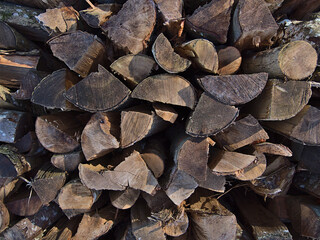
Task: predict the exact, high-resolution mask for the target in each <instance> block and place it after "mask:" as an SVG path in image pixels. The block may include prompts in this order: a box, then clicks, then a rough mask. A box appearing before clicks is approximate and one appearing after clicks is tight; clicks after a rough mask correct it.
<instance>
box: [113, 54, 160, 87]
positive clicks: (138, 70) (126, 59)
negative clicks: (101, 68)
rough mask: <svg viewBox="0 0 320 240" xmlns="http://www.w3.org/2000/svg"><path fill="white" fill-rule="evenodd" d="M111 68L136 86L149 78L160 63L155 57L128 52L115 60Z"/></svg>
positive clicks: (132, 85)
mask: <svg viewBox="0 0 320 240" xmlns="http://www.w3.org/2000/svg"><path fill="white" fill-rule="evenodd" d="M110 68H111V69H112V71H114V72H116V73H117V74H119V75H121V76H122V77H123V78H124V80H126V81H127V83H128V84H129V85H130V86H131V87H132V88H134V87H135V86H136V85H138V84H139V83H140V82H141V81H142V80H143V79H145V78H147V77H148V76H149V75H150V74H151V72H152V71H153V70H156V69H157V68H158V65H157V64H156V62H155V61H154V60H153V58H151V57H149V56H147V55H143V54H137V55H134V54H128V55H125V56H122V57H120V58H118V59H117V60H116V61H114V62H113V63H112V64H111V65H110Z"/></svg>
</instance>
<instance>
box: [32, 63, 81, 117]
mask: <svg viewBox="0 0 320 240" xmlns="http://www.w3.org/2000/svg"><path fill="white" fill-rule="evenodd" d="M79 81H80V78H79V77H78V76H77V75H76V74H75V73H73V72H71V71H70V70H67V69H60V70H58V71H55V72H53V73H52V74H50V75H48V76H47V77H45V78H44V79H42V80H41V82H40V83H39V84H38V85H37V86H36V87H35V88H34V91H33V93H32V98H31V102H33V103H35V104H38V105H40V106H44V107H46V108H49V109H52V108H58V109H61V110H62V111H66V110H72V109H75V107H74V106H73V105H72V104H70V102H68V101H67V100H66V99H65V97H64V94H65V92H66V91H67V90H68V89H69V88H71V87H72V86H74V85H75V84H77V83H78V82H79Z"/></svg>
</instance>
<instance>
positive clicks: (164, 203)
mask: <svg viewBox="0 0 320 240" xmlns="http://www.w3.org/2000/svg"><path fill="white" fill-rule="evenodd" d="M141 195H142V197H143V198H144V200H145V201H146V202H147V205H148V207H149V208H150V210H151V213H158V212H160V211H161V210H165V209H171V208H174V207H176V206H175V205H174V203H173V202H172V201H171V200H170V198H169V197H168V196H167V194H166V193H165V191H163V189H158V190H157V191H156V193H155V194H154V195H150V194H148V193H145V192H142V193H141Z"/></svg>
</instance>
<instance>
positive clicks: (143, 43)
mask: <svg viewBox="0 0 320 240" xmlns="http://www.w3.org/2000/svg"><path fill="white" fill-rule="evenodd" d="M155 23H156V7H155V3H154V2H153V1H151V0H143V1H139V0H129V1H126V3H125V4H123V6H122V8H121V10H120V11H119V12H118V14H117V15H115V16H112V17H111V18H110V19H109V20H108V21H107V22H106V23H105V24H103V25H102V26H101V27H102V30H103V31H104V32H105V33H106V35H107V36H108V38H109V39H110V40H111V41H112V42H113V44H114V45H115V46H117V47H118V48H120V49H123V50H124V51H126V52H129V53H133V54H137V53H141V52H142V51H144V49H145V48H146V47H147V41H148V40H149V38H150V35H151V33H152V31H153V28H154V25H155Z"/></svg>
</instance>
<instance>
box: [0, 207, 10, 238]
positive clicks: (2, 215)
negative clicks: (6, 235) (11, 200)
mask: <svg viewBox="0 0 320 240" xmlns="http://www.w3.org/2000/svg"><path fill="white" fill-rule="evenodd" d="M0 219H1V220H0V233H1V232H3V230H5V229H6V228H7V227H8V226H9V223H10V214H9V212H8V209H7V207H6V205H4V203H3V202H2V201H0Z"/></svg>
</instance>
